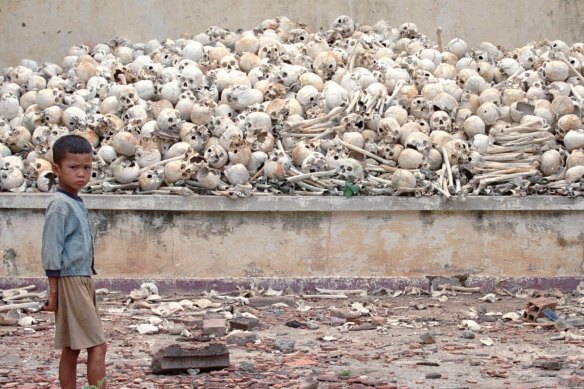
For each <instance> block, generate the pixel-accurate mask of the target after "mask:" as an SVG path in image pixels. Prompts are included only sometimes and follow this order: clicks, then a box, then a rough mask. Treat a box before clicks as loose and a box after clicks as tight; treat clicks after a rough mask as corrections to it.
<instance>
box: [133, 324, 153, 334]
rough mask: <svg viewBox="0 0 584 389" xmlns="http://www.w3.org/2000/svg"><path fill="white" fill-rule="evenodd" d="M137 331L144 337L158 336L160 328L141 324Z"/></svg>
mask: <svg viewBox="0 0 584 389" xmlns="http://www.w3.org/2000/svg"><path fill="white" fill-rule="evenodd" d="M136 329H137V330H138V332H139V333H140V334H142V335H148V334H157V333H158V327H156V326H155V325H152V324H140V325H139V326H138V327H137V328H136Z"/></svg>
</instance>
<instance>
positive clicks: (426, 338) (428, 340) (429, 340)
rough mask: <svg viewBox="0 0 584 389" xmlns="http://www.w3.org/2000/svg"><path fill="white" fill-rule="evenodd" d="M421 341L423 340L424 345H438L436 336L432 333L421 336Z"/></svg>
mask: <svg viewBox="0 0 584 389" xmlns="http://www.w3.org/2000/svg"><path fill="white" fill-rule="evenodd" d="M420 339H422V342H423V343H424V344H434V343H436V339H435V338H434V334H432V333H430V332H426V333H425V334H422V335H421V336H420Z"/></svg>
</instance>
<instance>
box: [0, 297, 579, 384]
mask: <svg viewBox="0 0 584 389" xmlns="http://www.w3.org/2000/svg"><path fill="white" fill-rule="evenodd" d="M378 292H380V293H376V294H373V293H371V292H369V293H368V294H367V295H350V294H348V295H347V298H342V299H330V298H320V297H318V298H310V297H303V296H300V295H295V302H294V304H293V305H294V306H292V307H290V306H287V305H284V304H276V305H268V306H264V307H257V308H254V307H252V306H250V305H246V302H248V300H246V299H245V298H242V297H237V296H236V295H237V293H233V294H231V295H224V296H209V295H206V296H195V295H180V296H176V295H163V296H161V297H162V302H159V303H157V304H156V303H155V304H152V305H151V307H158V308H161V307H165V306H168V304H171V302H172V301H174V302H175V305H176V302H177V301H180V300H183V301H182V304H183V309H182V310H180V311H178V312H176V313H174V314H172V315H170V316H168V317H166V318H162V319H161V318H160V316H157V315H156V314H154V313H153V310H152V309H151V308H148V307H147V304H146V303H145V302H144V301H141V302H140V301H138V302H136V301H132V300H130V299H129V298H128V295H125V294H121V293H114V292H110V293H108V294H103V295H100V296H99V304H100V309H101V312H102V322H103V326H104V329H105V334H106V337H107V340H108V354H107V371H108V382H109V387H110V388H281V387H291V388H372V387H375V388H559V387H584V353H583V347H584V340H582V339H584V336H583V337H582V339H579V336H581V335H584V333H583V334H581V335H580V330H579V329H578V328H570V329H569V330H568V331H567V332H563V331H559V330H558V329H556V326H554V325H553V323H552V324H550V326H548V327H546V326H545V324H543V325H534V323H526V322H525V321H524V320H522V319H518V320H509V318H508V316H509V315H507V316H505V319H503V315H505V314H508V313H511V312H515V313H516V314H517V316H520V315H521V314H522V310H523V308H525V306H526V304H527V302H528V300H529V299H530V298H532V297H533V296H536V295H537V292H534V291H522V293H523V294H522V296H523V298H520V297H516V296H501V295H496V298H497V300H496V301H494V302H489V301H483V300H481V299H480V298H482V297H483V296H484V294H482V293H469V294H463V293H455V292H451V291H448V292H443V293H442V294H441V295H440V296H439V295H438V293H436V294H435V295H434V296H431V295H427V294H416V292H419V291H416V290H409V291H407V290H406V291H405V293H401V294H400V293H399V292H398V293H395V292H392V291H389V292H388V293H387V291H378ZM383 292H386V293H383ZM408 293H414V294H408ZM398 294H399V295H398ZM544 294H546V293H545V292H544ZM546 295H551V296H552V297H553V298H554V300H555V301H556V302H557V304H558V305H557V308H556V309H555V313H556V314H557V315H558V316H559V317H560V318H571V317H572V318H573V317H580V316H584V298H583V297H582V296H580V295H579V294H577V293H574V294H565V295H564V294H562V293H561V292H558V291H551V292H549V293H547V294H546ZM248 296H249V293H248ZM492 297H493V296H491V298H492ZM185 299H188V300H189V301H191V302H196V304H198V305H204V304H203V303H206V304H210V305H209V306H207V307H205V309H201V308H198V307H197V305H193V306H192V307H189V304H187V305H186V306H185ZM201 299H202V300H201ZM154 301H156V299H154ZM355 303H359V304H355ZM155 310H156V309H155ZM206 311H207V312H209V311H216V313H217V314H219V315H225V314H226V315H227V317H228V318H229V317H232V316H239V315H240V314H242V313H249V314H251V315H253V316H255V317H257V319H259V327H258V328H256V329H255V331H257V335H259V340H257V341H256V342H253V343H247V344H246V345H242V346H239V345H236V344H228V349H229V353H230V361H231V365H230V366H229V367H228V368H226V369H223V370H216V371H211V372H197V371H193V370H191V371H189V372H185V373H181V374H174V375H155V374H153V373H152V371H151V368H150V363H151V360H152V355H153V354H154V353H155V352H156V351H157V350H158V349H160V348H161V347H163V346H164V345H168V344H171V343H173V342H177V339H178V338H180V339H181V340H182V341H183V342H186V343H204V342H206V341H208V340H209V339H208V337H205V336H203V333H202V327H201V325H202V319H203V315H204V314H205V312H206ZM158 313H159V314H160V313H161V312H160V309H159V310H158ZM166 314H168V312H162V315H163V316H164V315H166ZM12 315H14V313H12ZM25 315H30V316H32V317H33V318H34V319H36V320H37V321H38V323H37V324H34V325H32V326H31V327H28V328H26V327H22V326H19V325H4V326H1V327H0V338H1V341H0V387H2V388H57V387H58V383H57V379H56V376H57V367H58V357H59V351H58V350H54V349H53V348H52V341H53V336H54V330H53V315H52V314H49V313H45V312H36V313H27V314H25ZM151 318H154V319H151ZM471 319H472V320H473V321H474V322H475V323H476V324H478V326H480V328H479V327H476V326H475V327H474V328H473V329H472V330H468V329H467V330H466V331H465V327H466V326H467V325H465V324H463V321H464V320H471ZM228 321H229V320H228ZM149 322H152V323H155V324H156V326H157V327H158V328H160V329H161V330H160V332H159V333H157V334H140V333H138V331H137V326H138V325H140V324H145V323H149ZM475 323H472V322H467V324H468V325H470V326H471V327H473V326H474V325H475ZM181 330H186V331H183V332H182V335H180V334H179V332H180V331H181ZM171 333H173V334H174V335H172V334H171ZM566 333H569V334H571V335H569V336H565V334H566ZM230 336H231V335H230ZM562 337H564V338H565V339H554V338H562ZM226 339H228V338H227V337H219V338H217V340H218V341H221V342H224V341H226ZM293 342H294V343H293ZM179 343H181V342H179ZM286 348H288V349H286ZM280 350H281V351H280ZM81 356H82V357H81V360H80V361H79V367H78V375H79V380H78V383H79V387H82V385H83V382H84V381H83V377H84V375H85V366H84V365H85V353H82V354H81Z"/></svg>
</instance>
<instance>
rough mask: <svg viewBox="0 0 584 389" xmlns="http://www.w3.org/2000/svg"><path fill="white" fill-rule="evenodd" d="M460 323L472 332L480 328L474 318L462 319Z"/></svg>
mask: <svg viewBox="0 0 584 389" xmlns="http://www.w3.org/2000/svg"><path fill="white" fill-rule="evenodd" d="M462 325H463V327H466V328H468V329H469V330H471V331H473V332H477V331H480V330H481V326H480V325H479V324H478V323H477V322H476V321H474V320H463V321H462Z"/></svg>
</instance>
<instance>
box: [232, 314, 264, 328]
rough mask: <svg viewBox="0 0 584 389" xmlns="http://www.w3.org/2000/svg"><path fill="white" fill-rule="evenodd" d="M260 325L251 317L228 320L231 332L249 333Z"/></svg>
mask: <svg viewBox="0 0 584 389" xmlns="http://www.w3.org/2000/svg"><path fill="white" fill-rule="evenodd" d="M259 325H260V321H259V320H258V319H256V318H253V317H234V318H233V319H231V320H229V326H230V328H231V329H232V330H242V331H251V330H253V329H255V328H257V327H258V326H259Z"/></svg>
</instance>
